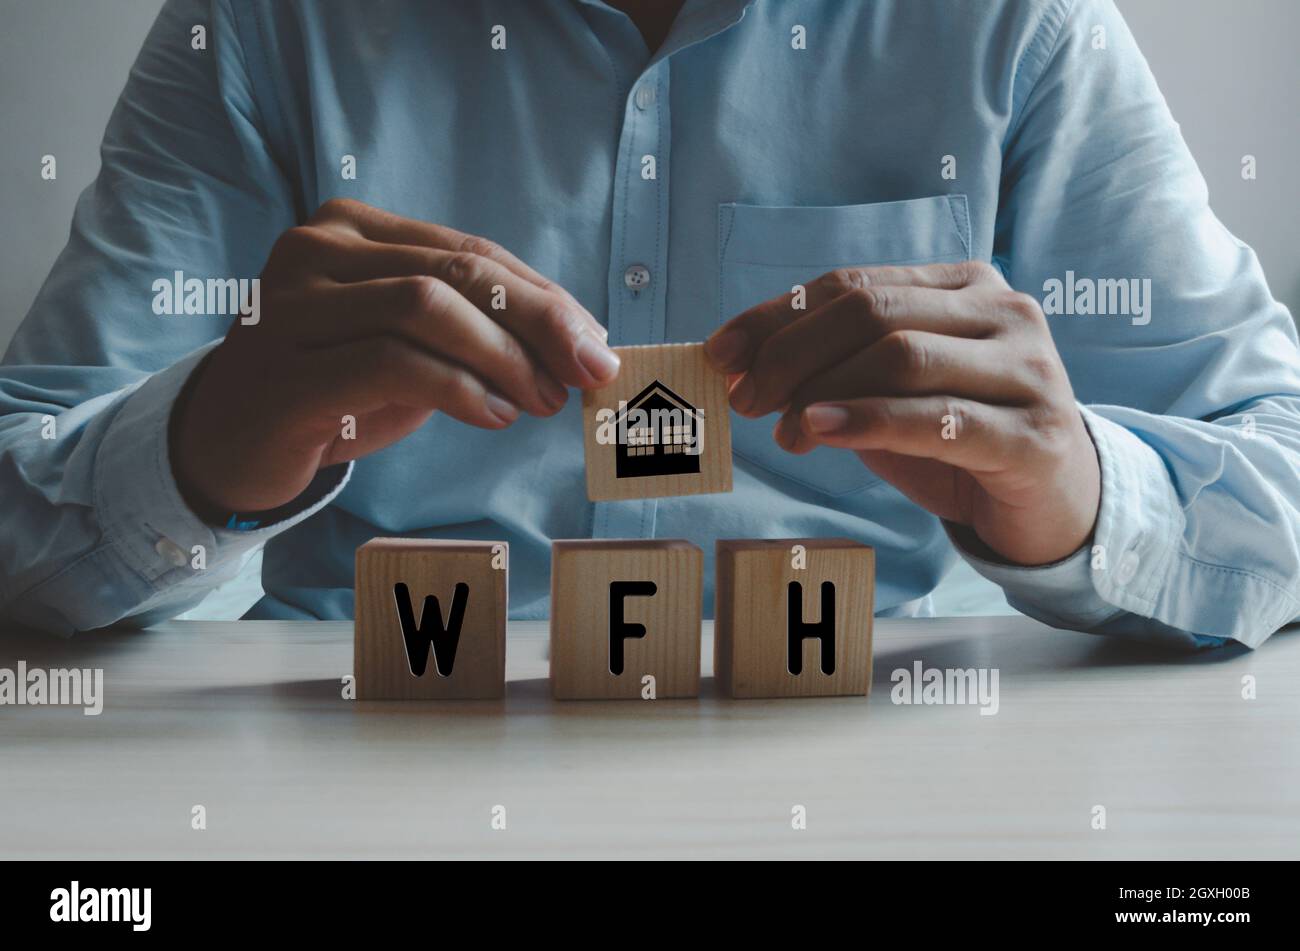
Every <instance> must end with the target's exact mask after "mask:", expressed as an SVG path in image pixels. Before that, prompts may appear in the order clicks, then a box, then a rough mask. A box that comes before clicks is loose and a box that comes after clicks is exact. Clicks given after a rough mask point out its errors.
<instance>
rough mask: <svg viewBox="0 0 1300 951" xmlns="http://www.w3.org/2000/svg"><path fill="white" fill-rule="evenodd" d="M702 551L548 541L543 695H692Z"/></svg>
mask: <svg viewBox="0 0 1300 951" xmlns="http://www.w3.org/2000/svg"><path fill="white" fill-rule="evenodd" d="M703 588H704V553H703V552H702V551H700V549H699V548H697V547H696V546H695V545H692V544H691V543H690V542H686V541H675V540H668V539H652V540H646V541H642V540H629V541H616V540H599V541H557V542H554V543H552V545H551V691H552V693H553V694H554V695H555V698H556V699H557V700H596V699H650V698H649V696H647V693H648V689H647V688H648V682H647V681H646V680H645V678H646V677H653V678H654V681H653V688H654V691H653V692H654V698H655V699H663V698H668V697H695V696H698V695H699V691H700V626H701V623H702V620H703V610H702V608H703V603H702V597H703Z"/></svg>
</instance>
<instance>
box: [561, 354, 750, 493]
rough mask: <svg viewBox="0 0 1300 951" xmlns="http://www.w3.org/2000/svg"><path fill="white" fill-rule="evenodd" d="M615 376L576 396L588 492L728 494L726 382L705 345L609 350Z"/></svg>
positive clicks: (729, 433) (728, 449) (729, 431)
mask: <svg viewBox="0 0 1300 951" xmlns="http://www.w3.org/2000/svg"><path fill="white" fill-rule="evenodd" d="M615 352H616V353H617V354H618V355H619V358H620V359H621V360H622V365H621V367H620V369H619V374H618V377H617V378H616V379H615V380H614V382H612V383H610V384H609V385H608V386H605V387H602V388H601V389H598V390H588V391H587V392H585V393H584V394H583V397H582V418H583V429H584V435H583V439H584V444H585V448H586V456H587V497H588V498H590V499H591V500H592V501H605V500H613V499H643V498H656V497H660V496H669V495H695V494H699V493H707V492H730V491H731V421H730V416H729V410H728V405H727V379H726V376H725V375H723V374H721V373H719V372H718V371H717V370H715V369H714V368H713V366H712V365H711V364H710V363H709V361H708V359H707V358H706V357H705V355H704V345H703V344H698V343H670V344H660V345H657V346H645V347H616V348H615Z"/></svg>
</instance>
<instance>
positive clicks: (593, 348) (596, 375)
mask: <svg viewBox="0 0 1300 951" xmlns="http://www.w3.org/2000/svg"><path fill="white" fill-rule="evenodd" d="M577 357H578V362H579V363H580V364H582V368H583V369H584V370H586V371H587V372H588V373H589V374H591V376H592V378H593V379H595V381H596V382H597V383H608V382H609V381H610V380H612V379H614V377H616V376H618V366H619V359H618V354H616V353H615V352H614V351H613V350H611V349H609V347H607V346H605V343H604V341H602V340H599V339H598V338H597V337H595V336H594V335H593V334H583V335H582V336H580V337H579V338H578V348H577Z"/></svg>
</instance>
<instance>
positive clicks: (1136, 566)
mask: <svg viewBox="0 0 1300 951" xmlns="http://www.w3.org/2000/svg"><path fill="white" fill-rule="evenodd" d="M1079 411H1080V413H1081V414H1082V416H1083V421H1084V424H1085V425H1086V426H1087V427H1088V432H1089V434H1090V435H1091V437H1092V441H1093V444H1094V445H1095V446H1096V448H1097V460H1098V464H1099V466H1100V468H1101V505H1100V508H1099V510H1098V513H1097V525H1096V528H1095V530H1094V532H1093V540H1092V543H1091V544H1089V545H1085V546H1084V547H1082V548H1080V549H1079V550H1078V551H1076V552H1075V553H1074V554H1072V555H1070V556H1069V557H1067V558H1065V559H1063V560H1061V561H1058V562H1055V563H1054V564H1050V565H1043V566H1039V567H1024V566H1020V565H1012V564H1010V563H1007V562H999V561H997V560H996V555H994V554H993V553H992V552H991V551H989V550H988V549H987V547H986V546H984V545H983V544H982V543H981V542H980V541H979V539H978V538H977V537H976V536H975V534H974V532H972V531H971V530H970V529H968V528H965V527H964V526H960V525H954V524H951V523H948V522H945V523H944V527H945V528H946V530H947V532H948V537H949V538H950V539H951V540H952V542H953V546H954V547H955V548H956V549H957V551H958V553H959V554H961V556H962V557H963V558H965V559H966V561H968V562H969V563H970V564H971V566H972V567H973V568H974V569H975V570H976V571H977V572H978V573H979V574H981V575H982V576H984V577H985V578H987V579H988V580H990V581H992V582H993V583H994V584H997V585H999V586H1000V587H1001V588H1002V589H1003V591H1005V592H1006V595H1007V602H1008V603H1009V604H1010V605H1011V606H1012V607H1014V608H1015V609H1016V610H1018V611H1021V612H1023V613H1025V614H1028V615H1030V616H1031V617H1036V618H1039V619H1040V620H1043V621H1046V622H1047V623H1049V624H1055V625H1057V626H1061V627H1070V628H1077V629H1084V630H1086V629H1089V628H1095V627H1097V626H1099V625H1101V624H1103V623H1104V622H1106V621H1107V620H1109V619H1111V618H1113V617H1115V616H1116V615H1119V614H1121V613H1125V612H1127V613H1129V614H1133V615H1137V616H1139V617H1143V618H1150V617H1152V615H1153V614H1154V613H1155V606H1156V601H1157V598H1158V596H1159V592H1160V590H1161V586H1162V585H1163V584H1164V583H1165V580H1166V578H1167V577H1168V575H1169V572H1170V570H1171V567H1172V564H1173V560H1174V555H1175V553H1176V551H1177V546H1178V545H1179V543H1180V542H1181V540H1182V536H1183V531H1184V528H1185V526H1186V520H1185V518H1184V515H1183V510H1182V506H1181V505H1180V504H1179V502H1178V496H1177V493H1176V492H1175V490H1174V485H1173V482H1172V480H1171V479H1170V476H1169V472H1168V470H1167V469H1166V468H1165V464H1164V461H1163V460H1162V459H1161V458H1160V456H1159V454H1158V453H1157V452H1156V451H1155V450H1154V449H1152V448H1151V447H1150V446H1148V445H1147V444H1146V443H1144V442H1143V441H1142V440H1141V439H1139V438H1138V437H1137V436H1135V435H1134V434H1133V433H1131V432H1130V431H1129V430H1127V429H1125V428H1124V427H1123V426H1121V425H1119V424H1118V423H1115V422H1112V421H1111V420H1109V419H1106V418H1105V417H1103V416H1100V415H1098V414H1097V413H1094V412H1093V411H1091V410H1090V409H1088V408H1087V407H1086V406H1080V407H1079ZM1192 638H1193V639H1194V641H1195V643H1196V644H1198V645H1201V646H1211V645H1216V644H1221V643H1223V639H1222V638H1218V637H1208V636H1202V635H1192Z"/></svg>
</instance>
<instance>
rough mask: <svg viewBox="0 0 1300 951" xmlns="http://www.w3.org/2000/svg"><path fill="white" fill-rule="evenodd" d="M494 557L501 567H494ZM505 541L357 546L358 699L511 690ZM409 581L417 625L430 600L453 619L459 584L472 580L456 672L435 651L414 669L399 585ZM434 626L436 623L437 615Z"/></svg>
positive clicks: (473, 695) (380, 541)
mask: <svg viewBox="0 0 1300 951" xmlns="http://www.w3.org/2000/svg"><path fill="white" fill-rule="evenodd" d="M494 559H495V561H496V563H497V564H498V565H499V566H500V567H494V564H493V562H494ZM508 562H509V546H507V545H506V543H505V542H480V541H440V540H427V539H415V538H375V539H372V540H371V541H368V542H366V544H364V545H362V546H361V547H360V548H358V549H357V569H356V570H357V574H356V624H355V629H354V634H353V663H352V668H353V670H352V672H353V675H354V676H355V677H356V684H357V699H358V700H451V699H458V700H468V699H485V698H493V697H500V696H502V694H503V693H504V692H505V670H506V640H505V638H506V616H507V574H508ZM398 582H402V583H404V584H405V585H406V587H407V591H408V593H409V596H410V604H411V610H412V614H413V617H414V620H415V622H416V623H417V624H420V623H424V618H423V611H424V610H425V605H426V601H425V599H426V597H427V596H429V595H432V596H433V597H435V598H437V608H438V610H439V611H440V612H441V614H442V617H443V618H444V619H448V620H449V619H450V616H451V611H452V604H453V598H454V593H455V590H456V586H457V584H461V583H463V584H466V585H468V587H469V592H468V595H467V597H466V600H465V607H464V618H463V622H462V626H461V632H460V638H459V641H458V643H457V645H456V653H455V658H454V663H453V664H452V666H451V672H450V674H448V675H447V676H443V675H442V674H441V673H439V671H438V665H437V664H436V663H435V659H434V657H433V656H432V653H433V652H432V649H431V650H430V654H431V656H430V657H429V659H428V664H427V666H426V667H425V669H424V671H423V673H422V675H420V676H415V675H414V674H412V672H411V666H410V661H409V660H408V657H407V651H406V643H405V639H404V637H403V634H402V625H401V620H400V618H399V615H398V608H397V598H396V596H395V593H394V587H395V585H396V584H397V583H398ZM430 623H435V624H436V619H433V620H432V621H431V622H430Z"/></svg>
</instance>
